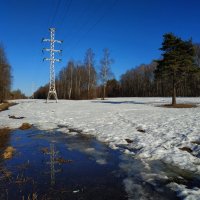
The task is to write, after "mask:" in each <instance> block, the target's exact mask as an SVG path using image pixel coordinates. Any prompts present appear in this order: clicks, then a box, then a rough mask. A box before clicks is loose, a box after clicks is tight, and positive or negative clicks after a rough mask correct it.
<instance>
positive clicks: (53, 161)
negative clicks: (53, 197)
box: [47, 144, 61, 186]
mask: <svg viewBox="0 0 200 200" xmlns="http://www.w3.org/2000/svg"><path fill="white" fill-rule="evenodd" d="M47 154H49V155H50V162H47V164H50V168H51V185H52V186H53V185H55V183H56V178H55V174H56V173H58V172H60V171H61V170H55V164H58V161H56V155H57V154H58V151H55V146H54V144H50V152H49V153H47Z"/></svg>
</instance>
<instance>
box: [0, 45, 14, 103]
mask: <svg viewBox="0 0 200 200" xmlns="http://www.w3.org/2000/svg"><path fill="white" fill-rule="evenodd" d="M11 80H12V76H11V66H10V64H9V62H8V59H7V57H6V53H5V50H4V47H3V45H0V103H2V102H3V101H4V100H5V99H8V98H9V97H10V89H11Z"/></svg>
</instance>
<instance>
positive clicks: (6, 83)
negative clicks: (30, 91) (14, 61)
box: [0, 44, 26, 103]
mask: <svg viewBox="0 0 200 200" xmlns="http://www.w3.org/2000/svg"><path fill="white" fill-rule="evenodd" d="M11 85H12V73H11V65H10V64H9V62H8V59H7V56H6V52H5V49H4V47H3V45H2V44H0V103H2V102H4V101H5V100H9V99H24V98H26V96H25V94H23V93H22V92H21V90H19V89H17V90H13V91H11Z"/></svg>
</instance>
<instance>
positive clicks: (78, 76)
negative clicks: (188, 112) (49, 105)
mask: <svg viewBox="0 0 200 200" xmlns="http://www.w3.org/2000/svg"><path fill="white" fill-rule="evenodd" d="M165 35H167V34H165ZM165 35H164V36H165ZM168 35H170V34H168ZM172 36H173V34H172ZM173 37H174V40H175V42H177V41H179V42H182V43H181V45H182V44H186V45H188V44H190V43H191V41H190V40H188V41H182V40H181V39H180V38H178V37H176V36H173ZM191 44H192V43H191ZM176 45H179V46H180V44H176ZM169 48H171V47H169ZM188 48H189V47H188ZM192 48H193V50H192V51H191V55H190V56H192V62H193V61H194V63H195V66H196V67H197V68H198V69H199V68H200V45H199V44H192ZM179 49H184V47H183V46H181V48H179ZM167 51H169V49H168V50H167ZM173 51H174V50H173ZM179 51H180V50H179ZM188 51H189V50H188V49H185V52H184V53H187V52H188ZM103 53H104V54H103V57H102V59H101V60H100V62H99V63H100V71H99V72H97V70H96V68H97V67H96V66H95V54H94V52H93V51H92V49H88V50H87V51H86V54H85V58H84V61H83V63H82V64H79V63H78V64H77V63H76V62H75V61H72V60H71V61H69V62H68V63H67V65H66V66H65V67H63V68H62V69H61V71H60V72H59V74H58V76H57V77H56V89H57V94H58V98H59V99H92V98H104V97H105V96H106V97H169V96H172V81H171V75H170V76H168V77H164V78H163V77H161V76H160V78H156V76H155V71H156V69H157V67H158V63H159V60H154V61H152V62H151V63H149V64H141V65H139V66H137V67H134V68H132V69H130V70H128V71H126V72H125V73H124V74H122V75H121V77H120V79H119V80H116V79H115V78H114V75H113V73H112V71H111V67H113V66H112V64H113V63H114V61H113V59H111V56H110V53H109V50H108V49H104V51H103ZM163 55H164V54H162V56H163ZM176 56H177V55H176ZM178 56H179V57H180V56H181V55H178ZM185 57H187V55H186V54H183V58H181V59H180V60H181V62H182V61H185V62H186V66H185V67H187V63H188V68H190V67H191V66H189V62H188V60H186V59H185ZM160 60H162V58H161V59H160ZM170 62H172V61H170ZM181 64H182V67H179V68H178V67H176V66H175V68H176V79H180V80H181V81H178V82H177V88H176V95H177V96H185V97H189V96H191V97H197V96H200V72H199V71H196V73H189V71H188V73H186V71H185V72H184V73H183V71H182V69H184V66H183V64H184V63H183V62H182V63H180V66H181ZM122 67H123V66H122ZM172 68H173V66H172ZM162 73H163V74H164V73H165V72H164V71H163V72H162ZM183 74H184V76H183ZM47 94H48V84H46V85H45V86H42V87H40V88H39V89H38V90H37V91H36V92H35V93H34V97H35V98H39V99H45V98H46V97H47Z"/></svg>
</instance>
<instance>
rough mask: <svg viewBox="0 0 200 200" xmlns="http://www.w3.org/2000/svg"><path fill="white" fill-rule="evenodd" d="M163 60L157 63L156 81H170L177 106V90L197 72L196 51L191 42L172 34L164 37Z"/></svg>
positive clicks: (173, 103) (173, 101) (174, 103)
mask: <svg viewBox="0 0 200 200" xmlns="http://www.w3.org/2000/svg"><path fill="white" fill-rule="evenodd" d="M163 37H164V41H163V43H162V48H160V50H162V51H163V54H162V59H161V60H159V61H157V62H158V65H157V68H156V70H155V77H156V79H164V80H167V81H168V84H170V86H171V89H172V105H176V90H177V88H178V87H179V86H180V84H181V82H182V81H183V80H184V79H185V78H187V76H188V75H190V74H192V73H194V72H196V71H197V67H196V65H195V60H194V57H195V51H194V46H193V44H192V41H191V40H187V41H183V40H182V39H181V38H179V37H176V36H175V35H173V34H172V33H167V34H165V35H164V36H163Z"/></svg>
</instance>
